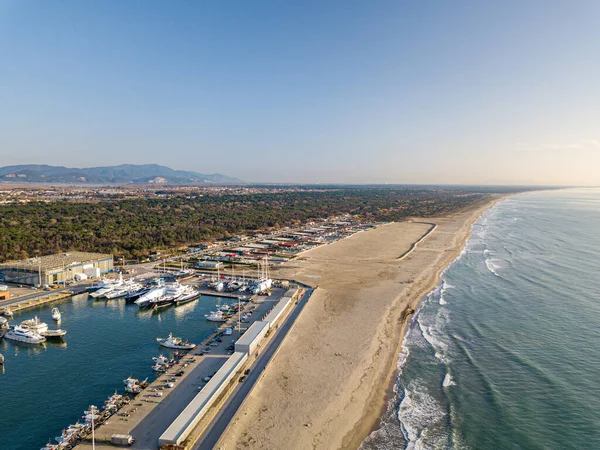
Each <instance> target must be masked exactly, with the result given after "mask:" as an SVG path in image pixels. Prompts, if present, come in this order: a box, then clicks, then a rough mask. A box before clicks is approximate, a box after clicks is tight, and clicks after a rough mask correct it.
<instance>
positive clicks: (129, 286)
mask: <svg viewBox="0 0 600 450" xmlns="http://www.w3.org/2000/svg"><path fill="white" fill-rule="evenodd" d="M143 287H144V286H142V285H141V284H140V283H134V282H132V281H127V282H125V283H124V284H122V285H121V286H119V287H117V288H115V289H113V290H112V291H110V292H108V293H106V294H105V295H104V297H106V298H107V299H109V300H110V299H114V298H122V297H127V296H128V295H129V294H130V293H131V292H137V291H140V290H142V288H143Z"/></svg>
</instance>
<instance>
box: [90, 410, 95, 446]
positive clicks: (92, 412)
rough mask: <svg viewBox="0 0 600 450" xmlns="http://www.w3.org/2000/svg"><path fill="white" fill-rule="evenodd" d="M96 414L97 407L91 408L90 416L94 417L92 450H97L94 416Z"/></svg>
mask: <svg viewBox="0 0 600 450" xmlns="http://www.w3.org/2000/svg"><path fill="white" fill-rule="evenodd" d="M95 413H96V407H95V406H94V405H91V406H90V414H91V416H92V450H96V435H95V433H94V414H95Z"/></svg>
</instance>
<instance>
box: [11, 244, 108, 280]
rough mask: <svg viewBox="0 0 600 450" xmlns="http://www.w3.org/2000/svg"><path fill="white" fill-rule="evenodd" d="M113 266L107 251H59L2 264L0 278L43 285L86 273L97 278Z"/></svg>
mask: <svg viewBox="0 0 600 450" xmlns="http://www.w3.org/2000/svg"><path fill="white" fill-rule="evenodd" d="M112 268H113V257H112V255H109V254H106V253H88V252H69V253H59V254H56V255H46V256H39V257H36V258H29V259H22V260H19V261H8V262H5V263H2V264H0V281H3V282H5V283H17V284H29V285H40V286H44V285H53V284H62V283H64V282H65V281H68V280H74V279H76V278H78V277H80V276H81V275H82V274H85V275H87V276H89V277H93V276H98V275H99V274H102V273H106V272H108V271H110V270H112ZM76 275H77V276H78V277H76Z"/></svg>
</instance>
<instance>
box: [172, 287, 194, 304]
mask: <svg viewBox="0 0 600 450" xmlns="http://www.w3.org/2000/svg"><path fill="white" fill-rule="evenodd" d="M198 297H200V291H199V290H198V289H196V288H195V287H193V286H186V291H185V292H184V293H183V295H182V296H181V297H179V298H178V299H177V300H175V303H177V304H178V305H182V304H184V303H187V302H191V301H192V300H196V299H197V298H198Z"/></svg>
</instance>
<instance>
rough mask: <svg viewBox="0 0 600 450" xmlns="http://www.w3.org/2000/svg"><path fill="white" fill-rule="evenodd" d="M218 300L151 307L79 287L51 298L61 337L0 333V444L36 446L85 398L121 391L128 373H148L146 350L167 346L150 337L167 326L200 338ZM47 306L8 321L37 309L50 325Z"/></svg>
mask: <svg viewBox="0 0 600 450" xmlns="http://www.w3.org/2000/svg"><path fill="white" fill-rule="evenodd" d="M217 300H218V299H217V298H214V297H208V296H202V297H201V298H200V299H199V300H196V301H194V302H191V303H188V304H185V305H181V306H178V307H171V308H168V309H165V310H163V311H162V312H160V313H152V312H151V311H149V312H140V311H139V310H138V307H137V306H136V305H133V304H126V303H125V301H124V300H109V301H94V300H93V299H88V296H87V294H84V295H80V296H76V297H73V299H72V300H70V301H68V302H65V303H61V304H59V305H57V306H58V308H59V309H60V311H61V312H62V321H61V323H60V328H63V329H65V330H67V335H66V337H65V344H63V345H59V344H52V343H46V344H45V345H44V346H30V345H23V344H17V343H14V342H12V341H6V340H4V339H2V340H0V353H2V354H3V355H4V356H5V359H6V361H5V371H4V373H0V393H1V394H0V399H1V404H2V411H1V413H0V449H3V450H4V449H11V450H36V449H39V448H40V447H43V445H44V444H45V443H46V442H48V439H49V438H50V439H51V440H52V442H53V443H56V442H55V441H54V437H55V436H59V435H60V432H61V430H62V429H63V428H65V427H66V426H67V425H69V424H71V423H75V422H76V421H77V420H78V419H81V416H82V414H83V411H84V410H86V409H87V407H88V406H89V405H90V404H94V405H97V406H101V405H103V404H104V400H105V399H106V398H107V397H108V396H109V395H111V394H112V393H114V391H115V390H119V391H120V392H121V393H122V391H123V379H125V378H127V377H128V376H129V375H132V376H133V377H134V378H138V379H140V380H141V379H144V378H146V377H148V378H149V380H153V379H154V378H155V376H154V374H153V372H152V369H151V367H152V364H153V361H152V357H153V356H158V354H159V353H164V354H167V353H168V351H167V349H164V348H161V347H159V346H158V344H157V342H156V338H157V337H166V336H167V335H168V334H169V332H171V331H172V332H173V334H174V335H175V336H181V337H183V338H185V339H189V340H190V341H191V342H196V343H197V342H200V341H201V340H202V339H204V338H205V337H207V336H208V335H209V334H210V333H211V332H212V331H213V330H214V328H215V327H216V326H217V325H216V324H214V323H210V322H207V321H206V320H205V318H204V314H206V313H208V312H209V311H210V310H211V309H213V310H214V306H215V304H216V303H217ZM222 303H225V302H222ZM52 306H54V305H52ZM52 306H49V307H44V308H40V309H37V310H33V309H32V310H28V311H23V312H22V313H19V314H15V318H14V319H13V320H12V321H11V324H15V323H20V322H21V321H22V320H25V319H28V318H31V317H33V316H34V315H37V316H39V318H40V319H41V320H43V321H44V322H46V323H48V325H49V326H50V327H51V328H56V326H55V324H54V321H53V320H52V318H51V317H50V315H51V314H50V311H51V309H52Z"/></svg>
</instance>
